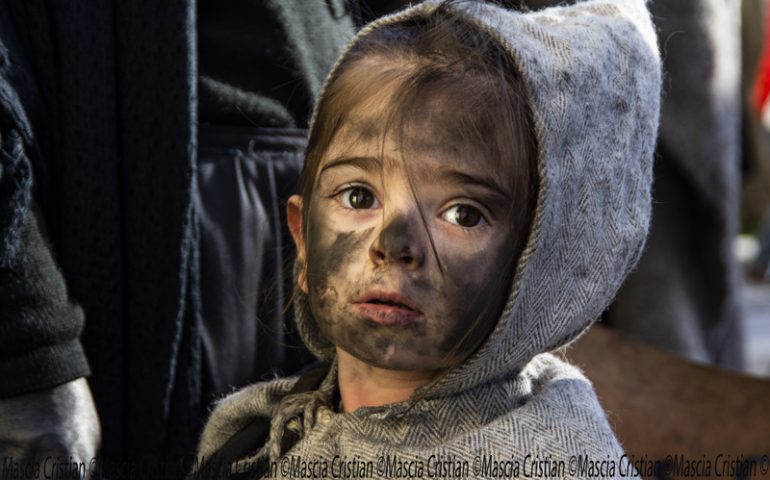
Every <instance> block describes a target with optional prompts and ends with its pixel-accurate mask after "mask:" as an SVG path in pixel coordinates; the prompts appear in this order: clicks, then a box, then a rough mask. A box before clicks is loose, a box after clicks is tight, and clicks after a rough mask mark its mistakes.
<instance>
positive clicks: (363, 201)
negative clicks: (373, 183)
mask: <svg viewBox="0 0 770 480" xmlns="http://www.w3.org/2000/svg"><path fill="white" fill-rule="evenodd" d="M337 196H338V198H339V201H340V203H342V205H343V206H344V207H346V208H350V209H354V210H363V209H370V208H377V207H379V206H380V202H379V200H377V197H375V196H374V193H372V191H371V190H369V189H368V188H365V187H360V186H355V187H350V188H346V189H345V190H343V191H341V192H340V193H338V194H337Z"/></svg>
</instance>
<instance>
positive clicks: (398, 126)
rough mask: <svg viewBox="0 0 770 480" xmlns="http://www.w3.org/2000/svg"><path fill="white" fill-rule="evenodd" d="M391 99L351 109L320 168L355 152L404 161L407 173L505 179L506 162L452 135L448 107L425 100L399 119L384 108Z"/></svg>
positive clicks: (390, 161)
mask: <svg viewBox="0 0 770 480" xmlns="http://www.w3.org/2000/svg"><path fill="white" fill-rule="evenodd" d="M391 99H392V94H391V93H390V92H383V93H381V94H379V95H373V96H372V98H369V99H367V100H366V101H364V102H361V103H359V104H358V105H357V106H356V107H355V108H353V109H352V110H351V111H350V112H349V113H348V114H347V115H346V116H345V118H344V120H343V121H342V124H341V125H340V128H339V130H338V131H337V133H336V135H335V136H334V137H333V139H332V142H331V143H330V145H329V148H328V149H327V151H326V154H325V155H324V157H323V159H322V161H321V166H322V167H323V165H325V164H327V163H329V162H331V161H333V160H334V159H339V158H340V157H357V156H360V157H371V158H376V159H378V160H379V161H381V163H382V164H383V165H384V166H385V167H387V166H388V165H392V166H398V165H405V166H406V167H407V168H408V169H409V170H410V171H417V172H418V171H420V170H424V171H426V173H430V172H431V171H435V170H436V169H438V170H442V169H452V170H456V171H460V172H469V173H471V172H472V173H481V174H483V175H484V176H485V177H489V178H491V179H494V180H495V182H496V183H498V184H500V185H501V186H508V185H509V184H510V183H511V181H512V177H513V172H511V171H510V169H511V168H512V167H511V162H510V161H505V160H504V159H501V158H499V157H498V156H495V155H490V154H489V153H488V149H486V148H482V146H481V145H478V144H477V143H474V142H473V141H471V140H469V139H468V138H467V137H468V135H458V134H457V128H451V127H447V124H448V123H452V122H447V119H446V118H445V116H446V115H447V113H448V110H450V108H451V107H450V106H447V105H445V104H442V103H439V102H435V101H433V102H431V101H425V102H424V103H423V105H421V107H422V108H418V109H414V110H415V112H414V114H413V115H409V116H408V117H405V118H401V119H399V118H397V116H394V115H393V112H392V111H391V109H390V108H389V107H390V100H391ZM453 114H457V112H453ZM487 135H489V136H491V135H492V133H491V132H488V133H487ZM482 136H483V132H482Z"/></svg>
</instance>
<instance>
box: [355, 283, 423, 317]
mask: <svg viewBox="0 0 770 480" xmlns="http://www.w3.org/2000/svg"><path fill="white" fill-rule="evenodd" d="M353 305H354V307H355V308H356V309H357V310H358V311H359V313H360V314H361V315H362V316H364V317H365V318H367V319H368V320H370V321H372V322H374V323H377V324H380V325H408V324H413V323H417V322H419V321H420V320H421V319H422V316H423V314H422V312H421V311H420V310H419V309H418V308H417V307H416V305H415V302H414V301H413V300H412V299H411V298H409V297H408V296H406V295H403V294H401V293H397V292H385V291H379V290H378V291H370V292H367V293H365V294H363V295H362V296H360V297H359V298H358V299H356V301H355V302H354V303H353Z"/></svg>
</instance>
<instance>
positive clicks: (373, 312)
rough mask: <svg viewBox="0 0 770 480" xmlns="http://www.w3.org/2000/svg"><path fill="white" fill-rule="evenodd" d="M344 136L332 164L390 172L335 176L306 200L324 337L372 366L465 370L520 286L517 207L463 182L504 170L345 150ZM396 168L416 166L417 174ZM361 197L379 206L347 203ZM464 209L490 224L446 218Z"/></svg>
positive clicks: (449, 155) (315, 306)
mask: <svg viewBox="0 0 770 480" xmlns="http://www.w3.org/2000/svg"><path fill="white" fill-rule="evenodd" d="M340 136H341V138H343V140H341V141H339V142H336V141H335V142H332V144H331V146H330V148H329V151H328V153H327V157H328V158H329V159H336V160H339V159H341V158H342V159H344V158H351V159H358V158H366V159H375V160H376V159H378V158H380V155H382V154H384V155H385V156H388V158H389V159H390V160H388V161H385V160H383V161H379V162H378V161H374V162H371V161H369V160H367V161H366V162H349V163H348V164H347V165H345V166H340V167H331V168H329V169H328V170H327V171H326V172H325V173H323V174H322V175H321V177H320V180H318V183H317V184H316V188H315V190H314V193H313V195H312V198H310V199H306V201H308V202H309V208H308V215H309V218H308V224H307V225H308V228H307V232H306V253H307V261H306V264H307V272H306V273H307V275H306V276H307V282H308V292H309V297H310V299H309V300H310V307H311V310H312V312H313V316H314V318H315V320H316V322H317V324H318V327H319V328H320V330H321V332H322V333H323V334H324V335H325V336H326V337H327V338H328V339H329V340H330V341H331V342H332V343H333V344H334V345H335V346H337V347H338V348H341V349H342V350H345V351H346V352H348V353H350V354H351V355H353V356H355V357H357V358H358V359H359V360H362V361H364V362H366V363H368V364H370V365H372V366H376V367H381V368H387V369H393V370H404V371H439V370H441V369H445V368H449V367H451V366H454V365H456V364H458V363H459V362H461V361H463V360H464V359H465V358H467V357H468V355H470V354H471V353H472V352H473V351H474V350H475V349H476V348H477V347H478V346H479V345H480V343H481V342H482V341H483V340H484V339H485V338H486V337H487V335H488V334H489V332H490V330H491V329H492V328H493V326H494V324H495V322H496V321H497V319H498V318H499V316H500V313H501V311H502V308H503V306H504V303H505V299H506V294H507V293H508V290H509V288H510V282H511V278H512V275H513V265H512V262H513V258H512V257H513V245H514V243H515V242H514V240H515V238H514V231H513V224H512V220H511V219H510V218H509V216H508V215H507V214H506V212H509V211H510V209H511V206H510V203H507V204H506V203H505V202H504V201H498V202H497V203H494V204H493V202H491V201H490V200H489V199H490V198H497V197H496V194H494V193H493V192H491V191H490V190H489V188H487V187H486V186H485V185H486V184H477V183H473V184H471V185H467V184H466V183H464V181H463V180H460V181H458V180H457V178H461V179H465V178H479V177H484V176H486V177H488V176H489V172H493V171H496V170H495V169H496V168H497V167H498V165H497V160H496V159H489V158H485V157H481V158H476V157H472V161H470V160H469V158H470V157H468V154H467V152H465V151H461V149H455V150H454V151H450V152H447V151H446V150H444V151H442V152H441V154H440V155H438V154H435V155H434V154H433V153H432V152H431V151H423V150H422V149H418V150H415V151H409V152H407V153H404V152H400V151H398V148H397V145H396V144H395V142H393V141H392V140H386V143H385V148H384V149H382V148H381V147H382V145H381V143H380V142H379V140H378V139H377V138H376V137H374V138H372V139H370V140H367V139H360V140H359V141H358V142H349V141H344V138H345V136H344V129H343V132H342V133H341V134H340ZM397 158H402V159H406V158H408V162H409V167H408V169H406V168H405V167H404V162H406V161H407V160H402V161H395V160H393V159H397ZM372 164H374V165H375V166H374V167H372ZM323 165H324V164H323V163H322V165H321V168H323ZM377 165H379V167H377ZM407 170H408V171H407ZM442 173H448V174H447V175H444V176H443V177H442V176H441V174H442ZM437 178H439V179H441V178H446V180H437ZM350 188H356V189H360V188H365V189H368V190H369V191H370V192H371V193H372V195H374V196H375V197H376V198H377V201H376V202H373V203H371V204H369V203H367V204H366V205H365V206H363V207H357V206H356V205H353V204H351V203H350V202H347V201H346V199H347V198H348V197H345V192H346V191H350V190H348V189H350ZM504 194H510V191H507V192H504ZM458 205H467V206H471V207H472V208H476V209H477V210H479V211H480V212H482V213H483V214H484V218H485V219H486V221H485V222H483V223H481V224H479V225H478V226H475V225H474V226H471V227H467V226H462V225H458V224H456V223H454V222H453V218H454V217H452V216H451V215H446V214H445V212H447V211H448V209H451V208H454V207H456V206H458Z"/></svg>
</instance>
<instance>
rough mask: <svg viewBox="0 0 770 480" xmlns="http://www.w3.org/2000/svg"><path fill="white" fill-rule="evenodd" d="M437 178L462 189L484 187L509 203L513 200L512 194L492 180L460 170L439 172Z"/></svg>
mask: <svg viewBox="0 0 770 480" xmlns="http://www.w3.org/2000/svg"><path fill="white" fill-rule="evenodd" d="M436 177H437V178H439V179H441V180H443V181H446V182H448V183H451V184H454V185H459V186H462V187H464V186H468V185H470V186H477V187H482V188H484V189H486V190H489V191H490V192H492V193H493V194H495V195H496V196H498V197H501V198H503V199H505V200H507V201H509V202H511V201H512V200H513V199H512V198H511V194H510V193H509V192H507V191H506V190H505V189H504V188H503V187H501V186H500V185H499V184H498V183H497V182H496V181H494V180H492V179H491V178H486V177H480V176H476V175H471V174H469V173H466V172H461V171H458V170H443V171H439V172H437V173H436Z"/></svg>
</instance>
